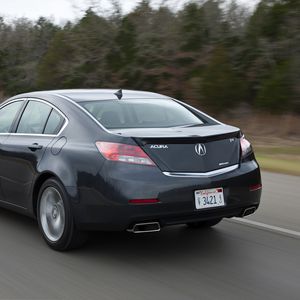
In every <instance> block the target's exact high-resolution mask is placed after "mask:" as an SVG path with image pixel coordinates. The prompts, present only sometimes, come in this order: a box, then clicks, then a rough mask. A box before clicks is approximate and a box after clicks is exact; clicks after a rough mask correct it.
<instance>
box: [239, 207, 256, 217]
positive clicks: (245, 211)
mask: <svg viewBox="0 0 300 300" xmlns="http://www.w3.org/2000/svg"><path fill="white" fill-rule="evenodd" d="M255 211H256V206H251V207H248V208H246V209H245V210H244V211H243V213H242V217H246V216H248V215H251V214H253V213H254V212H255Z"/></svg>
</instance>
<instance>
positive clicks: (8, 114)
mask: <svg viewBox="0 0 300 300" xmlns="http://www.w3.org/2000/svg"><path fill="white" fill-rule="evenodd" d="M22 103H23V101H16V102H13V103H10V104H8V105H6V106H4V107H3V108H1V110H0V133H7V132H9V130H10V128H11V126H12V124H13V122H14V120H15V118H16V116H17V113H18V112H19V109H20V108H21V106H22Z"/></svg>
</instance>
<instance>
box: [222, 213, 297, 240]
mask: <svg viewBox="0 0 300 300" xmlns="http://www.w3.org/2000/svg"><path fill="white" fill-rule="evenodd" d="M225 220H226V221H229V222H232V223H238V224H242V225H246V226H250V227H254V228H258V229H263V230H267V231H271V232H275V233H279V234H282V235H287V236H289V237H293V238H297V239H300V232H299V231H294V230H290V229H285V228H282V227H277V226H273V225H268V224H264V223H260V222H256V221H252V220H248V219H242V218H231V219H225Z"/></svg>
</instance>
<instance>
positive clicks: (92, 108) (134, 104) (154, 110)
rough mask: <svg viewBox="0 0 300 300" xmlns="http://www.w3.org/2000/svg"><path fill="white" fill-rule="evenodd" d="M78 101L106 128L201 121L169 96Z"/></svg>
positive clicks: (150, 126) (161, 125)
mask: <svg viewBox="0 0 300 300" xmlns="http://www.w3.org/2000/svg"><path fill="white" fill-rule="evenodd" d="M80 104H81V105H82V106H83V107H84V108H85V109H86V110H87V111H89V112H90V113H91V114H92V115H93V116H94V117H95V118H96V119H97V120H98V121H99V122H100V123H101V124H102V125H103V126H104V127H106V128H108V129H118V128H164V127H176V126H185V125H202V124H204V121H202V120H201V119H200V118H199V117H198V116H196V115H195V114H193V113H192V112H191V111H190V110H188V109H187V108H185V107H184V106H182V105H181V104H179V103H177V102H175V101H172V100H164V99H158V100H156V99H145V100H120V101H118V100H99V101H87V102H81V103H80Z"/></svg>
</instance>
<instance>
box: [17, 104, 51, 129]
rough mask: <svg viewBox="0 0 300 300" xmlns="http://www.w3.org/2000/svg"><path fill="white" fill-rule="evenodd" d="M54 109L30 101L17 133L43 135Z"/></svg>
mask: <svg viewBox="0 0 300 300" xmlns="http://www.w3.org/2000/svg"><path fill="white" fill-rule="evenodd" d="M51 110H52V108H51V107H50V106H49V105H47V104H45V103H42V102H38V101H29V103H28V104H27V106H26V108H25V110H24V112H23V115H22V117H21V120H20V122H19V125H18V128H17V133H28V134H42V133H43V131H44V128H45V125H46V122H47V120H48V116H49V114H50V112H51Z"/></svg>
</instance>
